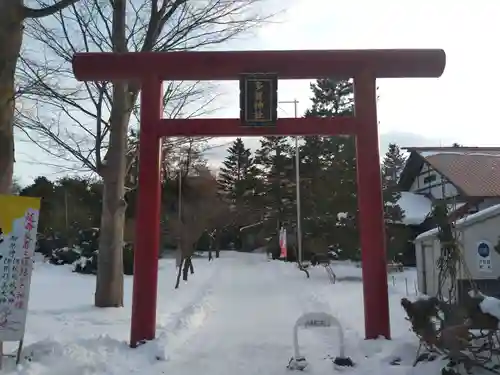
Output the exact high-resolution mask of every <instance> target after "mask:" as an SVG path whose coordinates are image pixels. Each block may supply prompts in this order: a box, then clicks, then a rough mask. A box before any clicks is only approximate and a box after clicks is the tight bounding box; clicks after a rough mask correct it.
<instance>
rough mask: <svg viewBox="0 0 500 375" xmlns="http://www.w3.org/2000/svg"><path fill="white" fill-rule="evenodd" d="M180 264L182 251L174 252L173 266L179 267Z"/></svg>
mask: <svg viewBox="0 0 500 375" xmlns="http://www.w3.org/2000/svg"><path fill="white" fill-rule="evenodd" d="M181 263H182V249H181V248H179V249H177V250H175V266H176V267H180V266H181Z"/></svg>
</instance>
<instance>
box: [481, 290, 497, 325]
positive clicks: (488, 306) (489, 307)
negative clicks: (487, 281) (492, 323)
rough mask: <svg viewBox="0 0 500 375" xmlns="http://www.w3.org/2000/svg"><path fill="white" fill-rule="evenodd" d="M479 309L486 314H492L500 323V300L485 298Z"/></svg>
mask: <svg viewBox="0 0 500 375" xmlns="http://www.w3.org/2000/svg"><path fill="white" fill-rule="evenodd" d="M479 308H480V309H481V311H482V312H483V313H485V314H490V315H491V316H494V317H495V318H497V319H498V320H499V321H500V300H499V299H497V298H494V297H489V296H484V299H483V300H482V301H481V303H480V304H479Z"/></svg>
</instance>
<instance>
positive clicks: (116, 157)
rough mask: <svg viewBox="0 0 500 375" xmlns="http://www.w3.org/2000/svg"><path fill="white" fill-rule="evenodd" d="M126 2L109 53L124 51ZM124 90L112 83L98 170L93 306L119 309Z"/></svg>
mask: <svg viewBox="0 0 500 375" xmlns="http://www.w3.org/2000/svg"><path fill="white" fill-rule="evenodd" d="M125 11H126V0H115V1H114V8H113V50H114V52H125V51H126V49H127V48H126V39H125ZM127 92H128V88H127V84H126V83H124V82H114V83H113V105H112V108H111V118H110V131H109V148H108V152H107V154H106V157H105V158H104V165H103V166H102V167H101V175H102V178H103V183H104V192H103V207H102V217H101V233H100V237H99V257H98V269H97V283H96V293H95V305H96V306H97V307H120V306H123V228H124V225H125V210H126V208H127V204H126V201H125V175H126V159H125V155H126V152H127V130H128V122H129V118H130V104H129V98H128V95H127Z"/></svg>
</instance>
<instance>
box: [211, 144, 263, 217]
mask: <svg viewBox="0 0 500 375" xmlns="http://www.w3.org/2000/svg"><path fill="white" fill-rule="evenodd" d="M227 152H228V156H226V158H225V160H224V162H223V163H222V164H223V166H222V167H221V169H220V173H219V175H218V177H217V182H218V185H219V189H220V191H221V193H222V194H223V195H224V197H225V199H226V200H227V201H228V202H229V204H230V205H231V206H232V208H233V211H235V212H236V213H237V215H235V217H237V219H236V220H235V224H237V225H245V224H249V223H247V222H246V220H249V219H250V217H249V210H250V206H251V204H252V197H253V196H254V194H255V189H256V168H255V162H254V159H253V158H252V153H251V151H250V149H249V148H246V147H245V144H244V143H243V140H242V139H241V138H237V139H236V140H235V141H234V143H233V144H232V145H231V146H230V147H229V149H228V150H227ZM243 218H246V220H243V221H242V219H243Z"/></svg>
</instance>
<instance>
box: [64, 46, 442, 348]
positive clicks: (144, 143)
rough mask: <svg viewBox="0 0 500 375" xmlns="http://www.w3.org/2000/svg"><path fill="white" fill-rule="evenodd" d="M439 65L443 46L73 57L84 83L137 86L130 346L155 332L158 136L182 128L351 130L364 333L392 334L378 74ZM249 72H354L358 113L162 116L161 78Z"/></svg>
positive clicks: (225, 132) (203, 131)
mask: <svg viewBox="0 0 500 375" xmlns="http://www.w3.org/2000/svg"><path fill="white" fill-rule="evenodd" d="M445 63H446V56H445V53H444V51H443V50H358V51H355V50H349V51H320V50H316V51H226V52H205V51H203V52H165V53H157V52H130V53H123V54H117V53H77V54H75V56H74V57H73V72H74V74H75V77H76V78H77V79H78V80H80V81H113V80H126V81H131V82H134V81H135V82H139V83H140V84H141V87H142V91H141V128H140V131H141V137H140V147H139V148H140V157H139V194H138V199H137V215H136V230H135V232H136V238H135V248H134V250H135V251H134V254H135V257H134V290H133V299H132V301H133V302H132V322H131V338H130V346H132V347H135V346H136V345H137V344H138V343H139V342H142V341H145V340H152V339H154V337H155V327H156V302H157V301H156V298H157V295H156V294H157V283H158V252H159V236H160V231H159V221H160V203H161V197H160V137H162V136H170V137H174V136H181V135H186V136H200V135H208V136H263V135H290V136H300V135H304V136H307V135H335V134H352V135H356V145H357V150H356V155H357V158H356V159H357V172H358V202H359V210H360V219H359V222H360V227H361V234H360V237H361V249H362V263H363V268H362V270H363V295H364V311H365V337H366V338H367V339H374V338H377V337H379V336H385V337H386V338H390V326H389V300H388V293H387V268H386V258H385V230H384V218H383V202H382V192H381V191H382V190H381V181H380V165H379V160H380V155H379V149H378V126H377V112H376V92H375V91H376V86H375V79H376V78H403V77H439V76H440V75H441V74H442V73H443V71H444V67H445ZM255 72H264V73H266V72H267V73H275V74H277V75H278V78H280V79H316V78H340V79H347V78H352V77H354V88H355V117H354V118H332V119H321V118H307V119H280V120H278V122H277V124H276V126H275V127H268V128H256V127H252V128H247V127H242V126H241V125H240V121H239V120H237V119H220V120H218V119H190V120H165V119H161V113H162V112H163V111H162V104H161V99H162V90H161V82H162V81H163V80H237V79H238V78H239V77H240V75H241V74H242V73H255Z"/></svg>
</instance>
